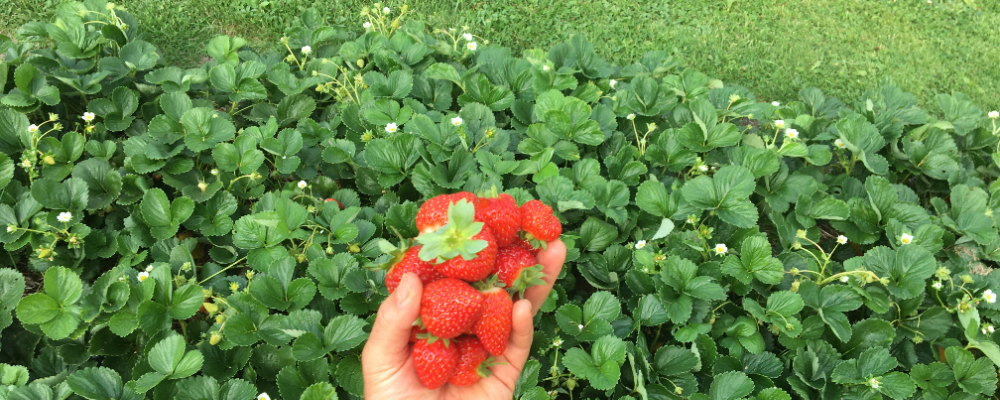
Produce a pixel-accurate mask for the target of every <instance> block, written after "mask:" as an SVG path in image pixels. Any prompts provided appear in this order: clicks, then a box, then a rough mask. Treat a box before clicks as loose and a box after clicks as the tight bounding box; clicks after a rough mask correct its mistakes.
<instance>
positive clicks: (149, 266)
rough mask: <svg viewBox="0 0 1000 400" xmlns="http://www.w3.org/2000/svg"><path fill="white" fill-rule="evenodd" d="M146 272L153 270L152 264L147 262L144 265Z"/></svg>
mask: <svg viewBox="0 0 1000 400" xmlns="http://www.w3.org/2000/svg"><path fill="white" fill-rule="evenodd" d="M146 272H153V264H149V265H147V266H146Z"/></svg>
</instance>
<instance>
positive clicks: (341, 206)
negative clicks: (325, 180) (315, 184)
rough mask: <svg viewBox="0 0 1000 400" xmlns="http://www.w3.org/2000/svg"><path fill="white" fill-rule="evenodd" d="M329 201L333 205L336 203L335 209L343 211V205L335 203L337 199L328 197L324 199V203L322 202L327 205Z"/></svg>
mask: <svg viewBox="0 0 1000 400" xmlns="http://www.w3.org/2000/svg"><path fill="white" fill-rule="evenodd" d="M331 201H332V202H334V203H337V207H340V209H341V210H343V209H344V205H343V204H340V202H339V201H337V199H335V198H333V197H329V198H327V199H326V200H325V201H323V202H324V203H329V202H331Z"/></svg>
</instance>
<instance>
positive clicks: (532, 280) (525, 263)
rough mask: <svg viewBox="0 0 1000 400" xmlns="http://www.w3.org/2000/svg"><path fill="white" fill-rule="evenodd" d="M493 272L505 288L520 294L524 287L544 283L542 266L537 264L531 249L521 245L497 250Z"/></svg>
mask: <svg viewBox="0 0 1000 400" xmlns="http://www.w3.org/2000/svg"><path fill="white" fill-rule="evenodd" d="M493 273H494V274H496V275H498V276H499V277H500V282H503V284H504V287H505V288H507V289H508V290H510V291H512V293H519V294H521V295H522V296H523V295H524V291H525V289H527V288H529V287H532V286H535V285H544V284H545V281H543V280H542V279H541V278H542V277H544V276H545V274H544V273H542V266H541V265H538V262H537V261H536V260H535V256H534V255H533V254H531V251H529V250H527V249H525V248H524V247H521V246H507V247H501V248H500V250H498V251H497V263H496V267H494V269H493Z"/></svg>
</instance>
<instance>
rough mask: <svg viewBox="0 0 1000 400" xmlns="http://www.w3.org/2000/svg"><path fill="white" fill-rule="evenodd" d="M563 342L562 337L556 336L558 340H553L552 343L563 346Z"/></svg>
mask: <svg viewBox="0 0 1000 400" xmlns="http://www.w3.org/2000/svg"><path fill="white" fill-rule="evenodd" d="M562 344H563V340H562V339H561V338H556V340H553V341H552V345H553V346H556V347H559V346H562Z"/></svg>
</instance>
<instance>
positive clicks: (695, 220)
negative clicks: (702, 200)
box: [688, 215, 698, 225]
mask: <svg viewBox="0 0 1000 400" xmlns="http://www.w3.org/2000/svg"><path fill="white" fill-rule="evenodd" d="M688 223H689V224H692V225H693V224H696V223H698V217H696V216H694V215H692V216H689V217H688Z"/></svg>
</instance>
